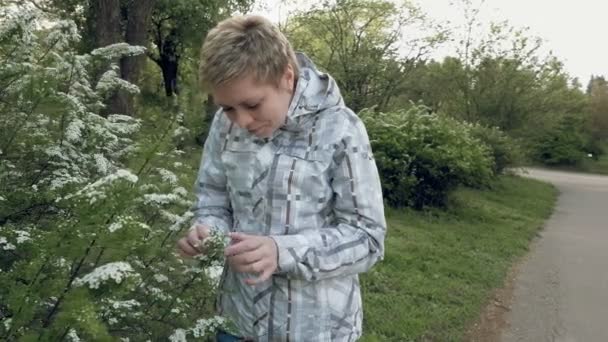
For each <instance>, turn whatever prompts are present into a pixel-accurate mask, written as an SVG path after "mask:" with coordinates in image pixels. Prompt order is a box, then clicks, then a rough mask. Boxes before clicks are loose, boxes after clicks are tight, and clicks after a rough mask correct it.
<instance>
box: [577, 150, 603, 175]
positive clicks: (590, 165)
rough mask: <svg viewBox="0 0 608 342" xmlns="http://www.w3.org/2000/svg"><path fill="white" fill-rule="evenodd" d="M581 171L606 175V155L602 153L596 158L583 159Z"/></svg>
mask: <svg viewBox="0 0 608 342" xmlns="http://www.w3.org/2000/svg"><path fill="white" fill-rule="evenodd" d="M583 171H585V172H591V173H597V174H601V175H608V155H603V156H601V157H600V158H599V159H598V160H589V161H585V162H584V163H583Z"/></svg>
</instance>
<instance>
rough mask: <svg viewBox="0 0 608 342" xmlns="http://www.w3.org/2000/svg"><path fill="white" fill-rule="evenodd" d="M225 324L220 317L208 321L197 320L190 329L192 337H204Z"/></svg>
mask: <svg viewBox="0 0 608 342" xmlns="http://www.w3.org/2000/svg"><path fill="white" fill-rule="evenodd" d="M225 322H226V320H225V319H224V318H223V317H221V316H215V317H212V318H208V319H199V320H197V321H196V325H195V326H194V328H192V334H193V335H194V337H204V336H205V335H207V334H208V333H210V332H213V331H215V330H216V329H217V328H218V327H220V326H221V325H223V324H224V323H225Z"/></svg>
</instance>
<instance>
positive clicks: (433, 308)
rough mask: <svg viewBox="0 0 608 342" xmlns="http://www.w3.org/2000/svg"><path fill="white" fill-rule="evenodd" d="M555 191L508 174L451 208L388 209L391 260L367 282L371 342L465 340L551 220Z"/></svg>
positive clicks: (460, 196) (458, 196)
mask: <svg viewBox="0 0 608 342" xmlns="http://www.w3.org/2000/svg"><path fill="white" fill-rule="evenodd" d="M556 197H557V191H556V190H555V188H553V187H552V186H551V185H548V184H545V183H541V182H538V181H534V180H529V179H523V178H519V177H512V176H504V177H501V178H500V180H499V181H497V183H496V184H495V186H494V187H493V189H492V190H486V191H478V190H470V189H461V190H458V191H456V192H455V193H454V195H453V196H452V198H451V200H450V204H449V210H447V211H441V210H432V211H428V212H415V211H412V210H399V211H397V210H394V209H389V210H388V211H387V219H388V226H389V230H388V236H387V241H386V254H385V260H384V261H383V262H382V263H381V264H379V265H377V266H376V267H375V268H374V269H373V270H372V271H370V272H369V273H367V274H365V275H363V276H362V283H363V287H364V293H363V296H364V302H365V304H364V310H365V315H364V317H365V319H364V332H365V333H364V337H363V339H362V341H363V342H369V341H400V342H405V341H442V342H443V341H460V340H462V338H463V334H464V331H465V329H466V327H467V325H468V324H470V323H471V321H473V320H475V319H476V318H477V317H478V315H479V313H480V311H481V309H482V307H483V306H484V304H485V303H486V301H487V300H488V297H489V295H490V293H491V291H492V290H493V289H494V288H496V287H500V286H501V285H502V283H503V279H504V277H505V276H506V273H507V271H508V269H509V267H510V266H511V265H512V263H513V262H514V261H515V260H516V258H517V257H518V256H521V255H522V254H523V253H525V252H526V251H527V248H528V246H529V242H530V240H531V239H532V238H533V237H534V236H535V234H536V233H537V232H538V230H539V229H540V228H541V227H542V225H543V222H544V221H545V219H546V218H548V217H549V215H550V214H551V211H552V208H553V205H554V203H555V199H556Z"/></svg>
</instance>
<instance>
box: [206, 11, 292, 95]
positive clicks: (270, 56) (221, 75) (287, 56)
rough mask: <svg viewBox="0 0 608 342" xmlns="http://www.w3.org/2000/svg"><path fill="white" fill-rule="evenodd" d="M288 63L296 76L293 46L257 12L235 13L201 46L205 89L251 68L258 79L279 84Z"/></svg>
mask: <svg viewBox="0 0 608 342" xmlns="http://www.w3.org/2000/svg"><path fill="white" fill-rule="evenodd" d="M288 65H291V66H292V68H293V71H294V73H295V76H296V77H297V75H298V63H297V61H296V56H295V53H294V50H293V48H292V47H291V44H290V43H289V41H288V40H287V38H286V37H285V36H284V35H283V33H281V31H279V29H278V28H277V27H276V26H275V25H273V24H272V23H271V22H270V21H269V20H268V19H266V18H264V17H261V16H257V15H246V16H235V17H232V18H228V19H225V20H223V21H222V22H220V23H219V24H218V25H217V26H216V27H214V28H213V29H212V30H211V31H209V33H208V34H207V37H206V38H205V42H204V43H203V47H202V49H201V55H200V65H199V79H200V83H201V87H202V88H203V90H205V91H210V90H212V89H214V88H216V87H218V86H219V85H221V84H224V83H226V82H229V81H232V80H235V79H237V78H239V77H242V76H244V75H246V74H248V73H249V72H253V74H254V77H255V78H256V80H257V81H260V82H270V83H274V84H275V85H278V83H279V81H280V79H281V76H282V75H283V73H284V72H285V69H286V68H287V66H288Z"/></svg>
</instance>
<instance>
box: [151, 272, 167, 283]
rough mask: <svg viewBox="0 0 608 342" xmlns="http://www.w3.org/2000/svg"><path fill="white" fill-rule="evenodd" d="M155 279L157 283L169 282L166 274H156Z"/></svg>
mask: <svg viewBox="0 0 608 342" xmlns="http://www.w3.org/2000/svg"><path fill="white" fill-rule="evenodd" d="M154 279H156V281H157V282H159V283H164V282H166V281H169V278H168V277H167V276H166V275H164V274H155V275H154Z"/></svg>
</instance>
